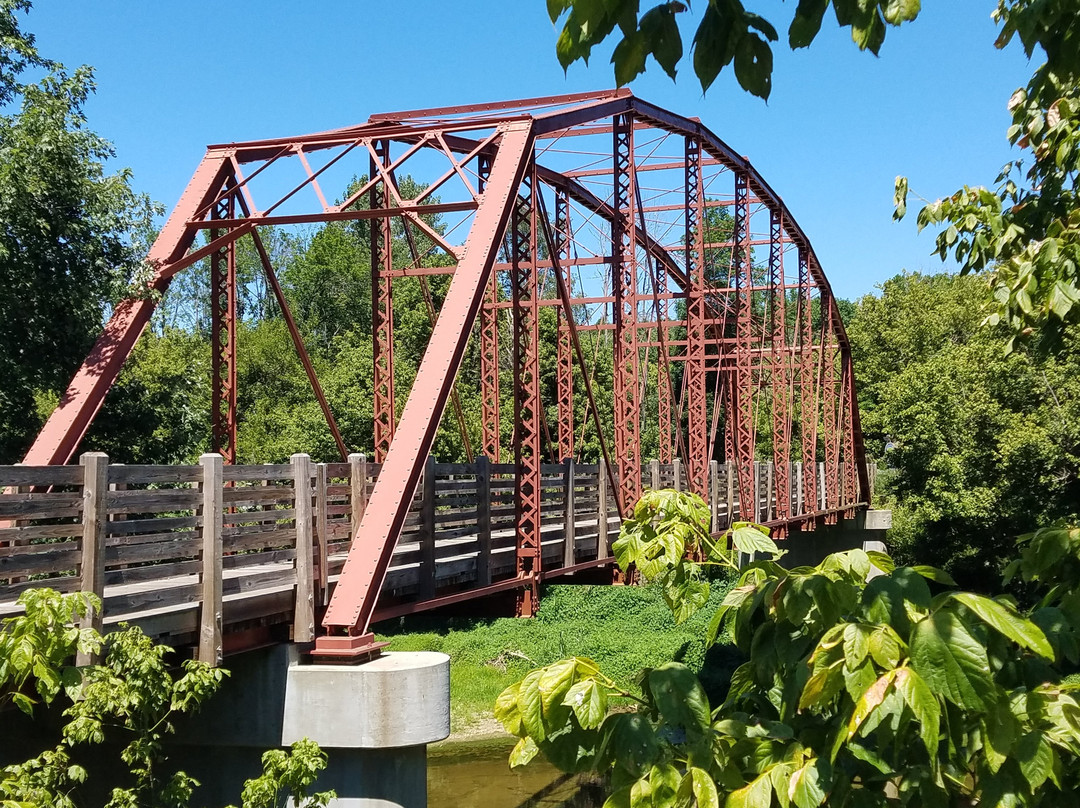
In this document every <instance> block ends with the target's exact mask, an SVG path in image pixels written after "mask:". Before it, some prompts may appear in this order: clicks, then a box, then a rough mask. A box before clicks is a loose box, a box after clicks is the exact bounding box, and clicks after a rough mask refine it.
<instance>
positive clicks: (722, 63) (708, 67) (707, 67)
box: [693, 3, 738, 92]
mask: <svg viewBox="0 0 1080 808" xmlns="http://www.w3.org/2000/svg"><path fill="white" fill-rule="evenodd" d="M730 14H731V11H730V7H729V6H728V5H727V4H716V3H709V4H708V5H706V6H705V13H704V14H703V15H702V17H701V24H700V25H699V26H698V29H697V32H696V33H695V34H694V45H693V50H694V73H695V74H697V77H698V80H699V81H700V82H701V89H702V91H703V92H704V91H705V90H708V89H709V87H711V86H712V83H713V81H715V80H716V77H717V75H719V73H720V71H721V70H723V69H724V68H725V67H727V66H728V65H729V64H731V60H732V59H733V58H734V56H735V45H736V43H737V42H738V37H737V34H736V33H735V31H734V28H733V25H732V22H733V20H732V18H731V16H730Z"/></svg>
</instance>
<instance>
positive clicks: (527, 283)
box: [510, 170, 542, 617]
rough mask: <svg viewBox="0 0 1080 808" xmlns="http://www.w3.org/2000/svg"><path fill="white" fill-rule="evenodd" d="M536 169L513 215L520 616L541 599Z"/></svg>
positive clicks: (511, 242)
mask: <svg viewBox="0 0 1080 808" xmlns="http://www.w3.org/2000/svg"><path fill="white" fill-rule="evenodd" d="M537 193H538V188H537V186H536V178H535V176H534V171H533V170H530V172H529V177H528V179H527V181H525V182H522V185H521V191H520V193H519V195H518V197H517V199H516V201H515V204H514V210H513V213H512V214H511V218H510V253H511V254H510V262H511V269H510V278H511V291H512V295H513V303H514V308H513V312H514V426H515V428H514V463H515V466H516V471H517V479H516V484H515V488H514V510H515V514H516V530H517V537H516V544H517V577H518V578H519V579H521V580H522V582H523V583H524V587H523V588H522V589H521V590H519V591H518V602H517V612H518V615H519V616H523V617H528V616H531V615H532V614H533V613H534V612H535V611H536V608H537V606H538V605H539V599H540V563H541V556H540V551H541V547H540V461H541V456H540V431H541V428H542V425H541V423H540V345H539V342H540V331H539V319H540V318H539V314H540V309H539V305H538V304H539V302H540V301H539V288H538V283H537V281H538V278H537V266H536V263H537V238H536V236H537V222H536V195H537Z"/></svg>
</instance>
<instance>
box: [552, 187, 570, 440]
mask: <svg viewBox="0 0 1080 808" xmlns="http://www.w3.org/2000/svg"><path fill="white" fill-rule="evenodd" d="M572 232H573V231H572V230H571V228H570V198H569V196H567V194H566V192H565V191H563V190H561V189H560V190H556V191H555V252H556V254H557V257H558V259H559V260H558V266H557V267H554V268H553V269H554V271H556V272H562V274H563V283H564V284H566V289H567V290H568V291H569V290H572V289H573V288H574V287H573V279H572V277H571V273H570V270H571V266H570V237H571V233H572ZM557 311H558V324H559V331H558V343H557V345H556V351H555V354H556V356H555V358H556V383H557V390H558V395H557V399H558V413H559V434H558V441H559V459H560V460H566V459H567V458H573V457H574V347H573V344H572V341H571V339H570V327H569V324H568V323H567V321H566V320H567V318H568V317H572V316H573V312H568V311H564V310H563V309H562V307H560V308H559V309H558V310H557Z"/></svg>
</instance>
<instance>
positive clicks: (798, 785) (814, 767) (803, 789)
mask: <svg viewBox="0 0 1080 808" xmlns="http://www.w3.org/2000/svg"><path fill="white" fill-rule="evenodd" d="M831 775H832V767H831V766H829V761H828V760H826V759H825V758H810V760H808V761H806V763H805V764H804V765H803V767H802V768H801V769H799V770H798V771H796V772H795V773H794V774H792V775H791V781H790V783H789V784H788V797H789V798H790V799H791V801H792V802H793V803H795V804H796V805H797V806H798V807H799V808H817V807H818V806H819V805H821V804H822V803H823V802H825V795H826V787H827V785H828V783H829V779H830V777H831Z"/></svg>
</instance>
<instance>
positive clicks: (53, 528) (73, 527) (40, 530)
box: [0, 522, 82, 554]
mask: <svg viewBox="0 0 1080 808" xmlns="http://www.w3.org/2000/svg"><path fill="white" fill-rule="evenodd" d="M81 535H82V523H81V522H69V523H67V524H63V525H23V526H20V527H5V528H0V554H2V553H3V551H4V550H5V549H10V548H5V547H4V546H3V545H5V544H27V543H29V542H31V541H33V540H35V539H67V538H74V537H76V536H81Z"/></svg>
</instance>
